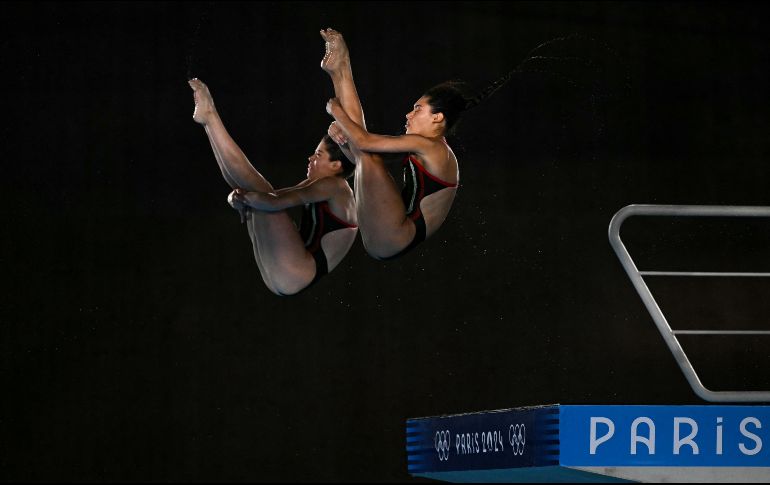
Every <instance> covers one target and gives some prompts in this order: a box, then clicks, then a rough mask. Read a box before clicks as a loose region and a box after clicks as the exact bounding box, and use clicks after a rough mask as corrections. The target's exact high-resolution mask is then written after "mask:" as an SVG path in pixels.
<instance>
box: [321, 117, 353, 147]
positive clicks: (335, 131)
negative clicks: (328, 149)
mask: <svg viewBox="0 0 770 485" xmlns="http://www.w3.org/2000/svg"><path fill="white" fill-rule="evenodd" d="M326 133H327V134H328V135H329V136H330V137H331V139H332V140H334V143H336V144H337V145H340V146H343V145H347V144H348V137H347V136H346V135H345V132H344V131H342V128H340V125H338V124H337V122H336V121H332V124H331V125H329V129H328V130H327V132H326Z"/></svg>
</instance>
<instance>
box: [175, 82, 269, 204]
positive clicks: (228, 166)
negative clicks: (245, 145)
mask: <svg viewBox="0 0 770 485" xmlns="http://www.w3.org/2000/svg"><path fill="white" fill-rule="evenodd" d="M188 82H189V84H190V87H191V88H192V90H193V93H194V97H195V112H194V113H193V120H195V122H197V123H200V124H201V125H203V127H204V129H205V130H206V135H208V138H209V142H210V143H211V148H212V150H213V151H214V157H215V158H216V160H217V164H218V165H219V169H220V170H221V171H222V176H223V177H224V179H225V181H226V182H227V183H228V185H230V187H232V188H233V189H236V188H241V189H244V190H248V191H259V192H272V191H273V186H272V185H271V184H270V182H268V181H267V179H265V177H263V176H262V174H260V173H259V172H258V171H257V169H255V168H254V166H253V165H252V164H251V163H250V162H249V159H248V158H246V155H245V154H244V153H243V151H241V149H240V147H238V145H237V144H236V143H235V141H234V140H233V139H232V138H231V137H230V134H229V133H228V132H227V130H226V129H225V125H224V123H222V119H221V118H220V117H219V113H217V110H216V108H215V107H214V100H213V98H212V97H211V93H210V92H209V89H208V87H207V86H206V85H205V84H204V83H203V82H201V81H200V80H199V79H192V80H190V81H188Z"/></svg>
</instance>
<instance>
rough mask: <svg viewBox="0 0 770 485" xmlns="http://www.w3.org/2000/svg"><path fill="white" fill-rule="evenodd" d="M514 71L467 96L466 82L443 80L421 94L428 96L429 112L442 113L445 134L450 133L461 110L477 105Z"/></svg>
mask: <svg viewBox="0 0 770 485" xmlns="http://www.w3.org/2000/svg"><path fill="white" fill-rule="evenodd" d="M514 72H515V70H514V71H511V72H509V73H508V74H506V75H505V76H503V77H501V78H500V79H498V80H497V81H495V82H493V83H491V84H490V85H489V86H487V87H486V88H484V89H483V90H481V91H480V92H478V93H477V94H476V95H475V96H468V94H467V93H468V91H469V89H468V84H467V83H466V82H464V81H445V82H443V83H441V84H438V85H436V86H433V87H432V88H430V89H428V90H427V91H426V92H425V94H423V96H425V97H426V98H428V103H429V104H430V108H431V109H430V112H431V113H443V115H444V120H446V130H445V132H444V134H445V135H451V134H453V133H454V130H455V129H456V128H457V124H458V123H459V121H460V117H461V116H462V114H463V112H465V111H467V110H469V109H471V108H474V107H476V106H478V104H479V103H481V102H482V101H484V100H485V99H487V98H488V97H490V96H491V95H492V94H493V93H494V92H495V91H497V90H498V89H500V88H501V87H502V86H503V85H504V84H505V83H507V82H508V80H509V79H511V76H512V75H513V73H514Z"/></svg>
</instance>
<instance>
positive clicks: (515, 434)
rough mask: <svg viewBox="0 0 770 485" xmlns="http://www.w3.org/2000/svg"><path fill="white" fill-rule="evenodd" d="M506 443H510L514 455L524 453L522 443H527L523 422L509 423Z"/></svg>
mask: <svg viewBox="0 0 770 485" xmlns="http://www.w3.org/2000/svg"><path fill="white" fill-rule="evenodd" d="M508 443H510V444H511V448H512V449H513V454H514V456H517V455H519V456H520V455H523V454H524V445H525V444H526V443H527V429H526V427H525V426H524V425H523V424H517V425H515V426H514V425H511V426H510V427H509V428H508Z"/></svg>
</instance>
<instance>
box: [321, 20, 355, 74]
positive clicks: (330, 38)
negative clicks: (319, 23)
mask: <svg viewBox="0 0 770 485" xmlns="http://www.w3.org/2000/svg"><path fill="white" fill-rule="evenodd" d="M321 37H323V39H324V40H325V41H326V54H325V55H324V57H323V59H321V69H323V70H324V71H326V72H328V73H329V74H334V73H336V72H338V71H339V70H340V68H342V67H343V66H345V65H347V64H349V62H350V53H349V52H348V46H347V44H345V39H343V38H342V34H340V33H339V32H337V31H336V30H334V29H324V30H321Z"/></svg>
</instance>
